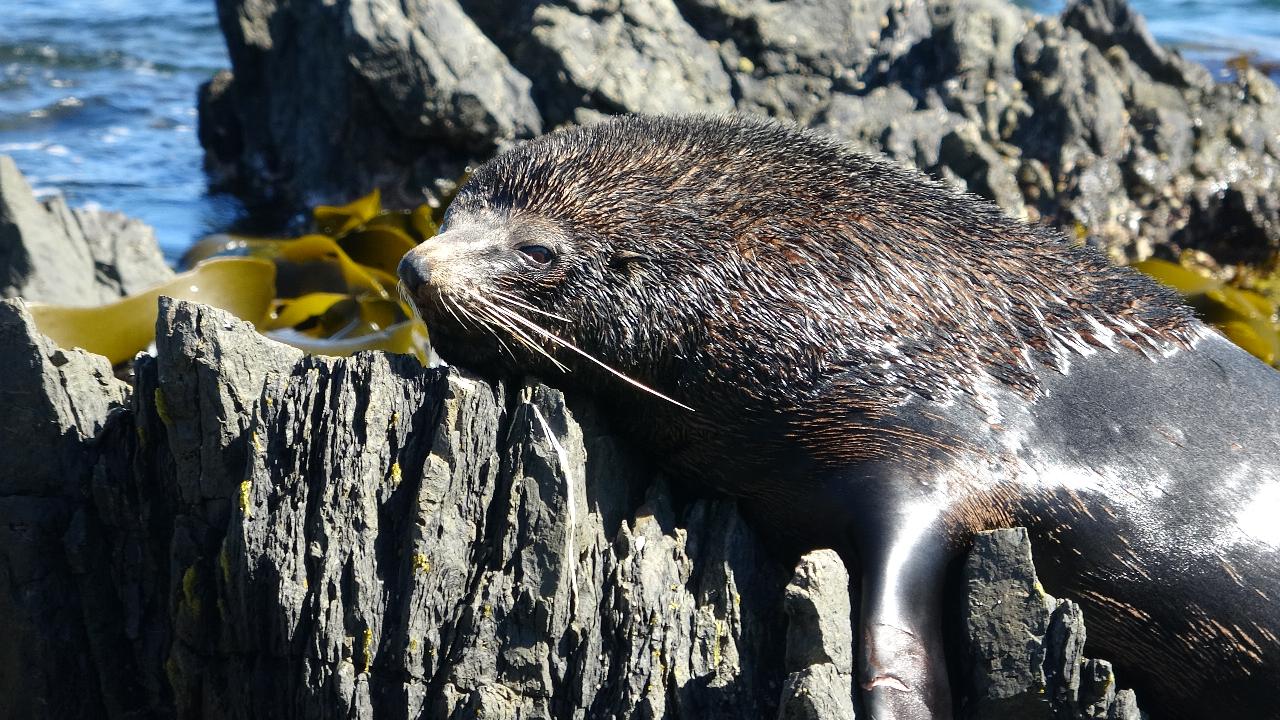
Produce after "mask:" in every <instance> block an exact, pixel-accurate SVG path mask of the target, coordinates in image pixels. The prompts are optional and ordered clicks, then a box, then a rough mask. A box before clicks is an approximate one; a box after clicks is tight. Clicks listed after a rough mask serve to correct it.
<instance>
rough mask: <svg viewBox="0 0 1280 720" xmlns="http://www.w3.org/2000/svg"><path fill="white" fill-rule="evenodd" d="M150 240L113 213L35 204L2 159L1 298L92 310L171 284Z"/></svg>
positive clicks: (147, 232) (137, 225)
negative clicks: (82, 307)
mask: <svg viewBox="0 0 1280 720" xmlns="http://www.w3.org/2000/svg"><path fill="white" fill-rule="evenodd" d="M172 275H173V272H172V271H170V270H169V267H168V266H167V265H166V264H165V262H164V257H163V256H162V255H161V254H160V248H159V246H158V245H157V244H156V239H155V233H154V232H153V231H152V230H151V228H150V227H148V226H146V225H144V224H143V223H141V222H139V221H137V220H132V219H130V218H126V217H125V216H123V215H121V214H119V213H113V212H104V211H91V210H80V209H76V210H72V209H70V208H68V207H67V204H66V201H64V200H63V199H62V197H61V196H59V197H55V198H53V199H52V200H49V201H47V202H44V203H42V202H40V201H38V200H36V199H35V196H34V195H33V194H32V192H31V186H30V185H29V184H27V181H26V179H25V178H24V177H23V176H22V173H21V172H19V171H18V168H17V166H16V165H14V163H13V160H12V159H10V158H9V157H7V156H4V155H0V295H3V296H4V297H16V296H21V297H24V298H26V299H28V300H38V301H41V302H48V303H57V304H63V305H97V304H100V303H105V302H110V301H112V300H115V299H117V298H119V297H121V296H123V295H127V294H130V293H135V292H139V291H141V290H144V289H146V288H149V287H151V286H153V285H157V284H159V283H161V282H164V281H165V280H167V279H169V277H171V276H172Z"/></svg>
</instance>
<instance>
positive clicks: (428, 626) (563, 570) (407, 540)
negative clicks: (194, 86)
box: [0, 299, 1139, 720]
mask: <svg viewBox="0 0 1280 720" xmlns="http://www.w3.org/2000/svg"><path fill="white" fill-rule="evenodd" d="M157 324H158V327H157V335H158V341H157V355H156V356H155V357H154V358H152V357H146V356H144V357H143V358H141V359H140V360H139V361H138V362H137V364H136V367H135V386H134V388H133V389H132V391H131V390H130V388H129V386H127V385H126V384H124V383H122V382H120V381H119V380H116V379H115V378H114V377H113V376H112V375H111V368H110V367H108V366H107V364H106V361H105V360H104V359H102V358H98V357H95V356H92V355H88V354H86V353H83V352H80V351H73V352H68V351H64V350H59V349H58V348H55V347H53V346H52V345H51V344H50V343H49V342H48V341H47V340H46V339H44V338H42V337H41V336H39V335H38V333H37V332H36V331H35V328H34V327H33V325H32V323H31V318H30V316H29V315H28V314H27V313H26V311H25V310H24V307H23V305H22V302H21V301H20V300H6V301H3V302H0V355H2V356H3V357H0V360H3V362H4V366H5V367H6V368H8V369H9V370H8V372H6V373H4V374H3V375H0V397H4V398H5V399H6V414H7V417H8V418H9V419H10V422H9V423H7V424H5V425H4V426H3V427H0V457H4V458H5V463H4V468H3V473H0V521H2V522H0V534H2V535H3V538H2V539H3V540H4V542H2V543H0V563H3V565H0V566H2V567H4V568H5V573H4V574H0V618H3V619H4V621H5V627H6V630H7V633H8V635H7V637H8V638H10V640H11V642H8V643H6V644H5V645H4V647H5V649H4V650H0V716H2V717H24V718H76V717H83V718H102V717H106V718H150V717H216V718H258V717H281V718H285V717H306V718H330V717H332V718H338V717H342V718H373V717H386V716H393V717H458V718H463V717H476V716H485V717H513V718H514V717H521V718H551V717H578V718H585V717H657V716H663V717H674V718H681V717H684V718H702V717H709V716H727V717H764V716H775V715H776V716H778V717H781V718H814V719H815V720H816V719H824V720H825V719H831V720H835V719H837V718H840V719H843V718H850V717H852V716H853V712H854V688H853V677H854V657H855V655H854V647H855V645H854V633H853V625H852V620H851V617H852V615H853V612H852V608H851V602H850V595H849V576H848V573H847V572H846V571H845V569H844V566H843V564H842V563H841V561H840V559H839V557H838V556H836V555H835V553H833V552H831V551H817V552H813V553H810V554H808V555H806V556H805V557H803V558H802V559H801V560H800V562H799V564H798V566H796V568H795V570H794V572H793V573H788V571H787V566H786V565H785V564H784V561H783V560H782V559H781V558H779V557H778V556H777V555H775V554H774V553H772V552H771V551H770V549H769V547H768V544H767V543H766V542H765V541H763V540H761V539H760V538H759V537H757V536H756V535H755V533H753V532H752V531H751V530H750V529H749V528H748V527H747V526H746V524H745V523H744V522H743V520H742V519H741V517H740V516H739V515H738V513H737V511H736V509H735V507H734V505H733V503H731V502H727V501H723V500H705V499H704V500H695V501H692V502H681V501H677V500H676V499H675V496H674V494H673V493H672V492H671V491H670V489H669V488H668V486H667V484H666V483H665V481H663V480H662V479H661V478H657V477H655V476H654V475H653V474H652V472H651V471H650V470H648V469H647V467H646V465H645V464H644V462H643V461H642V459H641V458H639V457H636V456H634V455H633V454H632V453H631V451H630V450H629V449H628V448H627V447H626V446H625V445H624V444H622V443H620V442H618V441H617V440H615V439H614V438H613V437H611V436H610V435H609V434H608V433H607V432H605V430H604V429H603V427H602V426H601V424H600V423H599V421H598V420H597V418H596V416H595V413H594V412H593V410H592V407H591V405H590V403H588V402H586V401H585V400H584V399H582V398H566V397H565V396H564V395H563V394H562V393H560V392H559V391H557V390H553V389H551V388H548V387H546V386H543V385H540V384H537V383H527V384H522V385H519V386H517V387H511V388H508V387H505V386H503V385H491V384H489V383H487V382H485V381H483V380H481V379H479V378H475V377H470V376H468V375H466V374H464V373H461V372H459V371H456V370H442V369H437V370H424V369H423V368H421V367H420V366H419V365H418V363H417V362H416V361H415V360H413V359H412V358H409V357H407V356H391V355H385V354H380V353H367V354H363V355H360V356H357V357H354V358H348V359H338V358H323V357H308V356H303V355H302V354H301V353H299V352H298V351H296V350H294V349H291V348H288V347H285V346H283V345H279V344H277V343H275V342H272V341H270V340H267V339H265V338H263V337H262V336H260V335H258V334H256V333H255V332H253V329H252V326H250V325H248V324H247V323H244V322H241V321H239V320H236V319H235V318H233V317H231V316H230V315H228V314H226V313H224V312H222V311H219V310H214V309H211V308H207V307H203V306H199V305H194V304H191V303H186V302H179V301H169V300H167V299H166V300H163V301H162V304H161V310H160V313H159V320H158V323H157ZM788 576H790V578H791V579H790V582H789V583H788V582H787V578H788ZM966 583H967V587H966V589H965V592H966V598H967V599H966V601H965V603H966V604H965V606H964V607H965V613H964V631H965V633H966V637H967V645H966V646H965V647H966V653H967V656H966V658H965V660H964V663H963V674H962V675H961V676H959V677H957V678H956V681H957V688H956V693H957V697H958V698H962V699H963V702H964V703H965V705H964V706H963V707H965V708H966V709H967V711H968V712H970V714H971V716H973V717H984V718H988V717H1055V718H1059V717H1073V718H1075V717H1099V718H1101V717H1113V718H1126V719H1130V718H1131V719H1133V720H1136V719H1137V718H1138V717H1139V715H1138V712H1137V707H1136V704H1135V698H1134V697H1133V695H1132V693H1129V692H1127V691H1121V692H1118V693H1117V692H1116V682H1115V677H1114V676H1113V674H1112V673H1111V668H1110V666H1109V665H1108V664H1107V663H1105V662H1102V661H1094V660H1086V659H1084V658H1082V657H1081V650H1082V648H1083V644H1084V627H1083V624H1082V618H1081V616H1080V612H1079V609H1078V608H1077V607H1076V606H1075V605H1073V604H1072V603H1070V602H1067V601H1064V602H1062V603H1057V602H1056V601H1054V600H1053V599H1052V598H1049V597H1048V596H1046V595H1044V594H1043V591H1042V590H1040V589H1039V586H1038V584H1037V583H1036V581H1035V574H1034V570H1033V569H1032V567H1031V562H1030V551H1029V549H1028V547H1027V545H1026V535H1025V533H1024V532H1022V531H1002V532H998V533H993V534H990V535H984V536H981V537H979V539H978V541H977V544H976V547H975V550H974V553H973V554H972V556H971V557H970V559H969V563H968V565H967V574H966ZM784 614H785V616H784ZM1073 713H1074V714H1073Z"/></svg>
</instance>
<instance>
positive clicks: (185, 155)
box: [0, 0, 241, 259]
mask: <svg viewBox="0 0 1280 720" xmlns="http://www.w3.org/2000/svg"><path fill="white" fill-rule="evenodd" d="M0 7H2V8H3V15H2V19H0V153H3V154H7V155H10V156H12V157H13V158H14V161H15V162H16V163H17V164H18V167H19V168H20V169H21V170H22V171H23V173H25V174H26V175H27V179H28V180H29V181H30V182H31V183H32V185H33V186H34V187H35V188H36V189H37V192H38V193H46V194H47V193H52V192H55V191H61V192H62V193H63V194H65V195H66V196H67V200H68V201H69V202H70V203H71V204H72V205H91V206H100V207H103V208H107V209H112V210H120V211H122V212H125V213H127V214H129V215H132V216H135V217H138V218H141V219H142V220H144V221H146V222H147V223H149V224H151V225H152V226H154V227H155V228H156V234H157V236H158V238H159V240H160V243H161V246H162V248H163V249H164V251H165V254H166V256H168V257H169V258H171V259H173V258H176V257H177V256H178V255H180V254H181V252H182V251H183V249H185V248H186V247H187V246H188V245H189V244H190V243H191V242H192V241H193V240H195V239H196V238H197V237H199V236H200V235H203V234H205V233H207V232H210V231H212V230H214V229H218V228H224V227H226V226H227V225H229V224H230V223H231V222H233V221H234V220H235V219H236V217H237V216H238V214H239V213H240V212H241V209H240V205H239V204H238V203H237V202H236V201H235V200H234V199H232V198H230V197H228V196H225V195H223V196H210V195H208V194H207V193H206V188H205V179H204V174H203V171H202V169H201V158H202V153H201V150H200V143H199V141H198V140H197V139H196V109H195V103H196V88H197V87H198V86H199V85H200V83H202V82H204V81H206V80H208V79H209V78H210V77H212V76H213V74H214V73H215V72H217V71H218V70H219V69H221V68H225V67H228V66H229V61H228V60H227V52H226V46H225V45H224V44H223V41H222V35H221V32H220V31H219V30H218V22H217V17H216V15H215V13H214V6H213V0H145V2H140V1H139V0H0Z"/></svg>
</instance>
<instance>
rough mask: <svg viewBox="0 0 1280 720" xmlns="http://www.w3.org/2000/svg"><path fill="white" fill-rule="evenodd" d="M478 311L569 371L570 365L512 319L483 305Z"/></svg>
mask: <svg viewBox="0 0 1280 720" xmlns="http://www.w3.org/2000/svg"><path fill="white" fill-rule="evenodd" d="M476 299H478V300H480V301H481V302H482V303H485V304H490V303H488V302H487V301H486V300H484V298H476ZM476 312H477V313H479V314H481V315H483V316H484V317H485V318H486V319H488V320H489V321H491V322H492V323H493V324H494V325H497V326H498V327H500V328H502V329H503V330H506V331H507V332H509V333H511V334H512V335H514V336H515V338H516V340H519V341H520V344H521V345H523V346H525V347H527V348H529V349H530V350H533V351H534V352H536V353H538V354H539V355H541V356H543V357H545V358H546V359H548V360H550V361H551V364H553V365H555V366H556V368H557V369H558V370H560V371H561V372H566V373H567V372H569V368H568V366H566V365H565V364H564V363H562V362H560V361H559V360H557V359H555V358H554V357H553V356H552V355H551V353H549V352H547V350H546V349H545V348H543V347H542V346H541V345H539V344H538V343H537V342H536V341H535V340H534V339H533V338H531V337H529V335H528V334H527V333H525V332H524V331H523V330H521V329H520V328H518V327H516V326H515V325H514V324H513V323H512V322H511V321H510V320H508V319H506V318H505V317H503V316H501V315H496V314H494V312H493V311H492V310H489V309H487V308H485V307H483V306H482V307H481V308H477V310H476Z"/></svg>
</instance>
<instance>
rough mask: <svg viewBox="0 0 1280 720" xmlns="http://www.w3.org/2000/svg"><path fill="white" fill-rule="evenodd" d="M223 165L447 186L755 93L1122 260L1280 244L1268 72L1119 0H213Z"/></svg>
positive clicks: (235, 179)
mask: <svg viewBox="0 0 1280 720" xmlns="http://www.w3.org/2000/svg"><path fill="white" fill-rule="evenodd" d="M218 5H219V14H220V18H221V21H222V26H223V30H224V32H225V34H226V36H227V43H228V47H229V49H230V51H231V59H232V69H231V71H230V72H228V73H224V74H222V75H220V76H219V77H218V78H216V79H215V80H214V81H213V82H212V83H210V84H209V85H208V86H206V87H205V88H204V90H203V91H202V94H201V138H202V142H203V143H204V145H205V148H206V158H207V161H208V167H209V168H210V170H211V171H212V174H213V177H214V178H215V180H216V181H217V182H218V183H220V184H222V185H224V186H228V187H232V188H235V189H237V190H238V191H240V192H241V193H242V194H243V195H245V196H246V197H248V198H250V199H251V200H257V201H271V202H280V203H284V204H285V205H287V206H292V207H295V208H300V207H302V206H305V205H306V204H307V203H310V202H315V201H320V200H324V201H339V200H344V199H349V198H353V197H356V196H358V195H362V194H363V193H365V192H367V191H368V190H369V189H370V188H371V187H373V186H375V185H377V186H381V187H383V188H384V190H385V191H386V196H387V197H389V198H391V199H392V200H393V201H394V202H399V203H402V204H413V203H417V202H420V201H422V200H423V199H433V198H435V197H437V196H438V195H439V193H440V192H441V191H442V190H443V189H447V187H448V186H449V184H450V183H451V181H452V180H454V179H456V178H458V177H460V176H462V174H463V173H464V171H465V169H466V168H467V167H468V166H470V165H473V164H475V163H477V162H480V161H483V160H484V159H486V158H487V157H489V156H490V155H492V154H493V153H494V152H495V151H497V150H498V149H500V148H502V147H504V146H506V145H508V144H510V143H511V142H514V141H518V140H520V139H522V138H526V137H530V136H533V135H535V134H537V133H539V132H542V131H546V130H551V129H553V128H556V127H559V126H562V125H564V124H567V123H589V122H592V121H594V120H595V119H597V118H599V117H602V116H604V115H611V114H617V113H625V112H643V113H687V112H710V113H716V112H733V111H736V112H745V113H756V114H762V115H768V116H772V117H777V118H780V119H784V120H789V121H794V122H797V123H800V124H802V125H806V126H811V127H814V128H816V129H818V130H819V131H821V132H824V133H828V134H830V135H833V136H835V137H837V138H840V139H842V140H845V141H847V142H849V143H851V144H853V145H855V146H857V147H861V148H865V149H870V150H878V151H881V152H884V153H887V154H888V155H890V156H891V157H893V158H895V159H897V160H899V161H901V162H903V163H905V164H909V165H913V166H915V167H918V168H921V169H923V170H925V171H927V172H930V173H933V174H935V175H940V176H942V177H945V178H948V179H950V180H952V181H954V182H956V183H958V184H960V185H962V186H964V187H966V188H968V189H969V190H971V191H973V192H974V193H977V194H979V195H982V196H984V197H987V198H989V199H992V200H994V201H995V202H997V203H998V204H1000V205H1001V206H1002V207H1003V208H1005V209H1006V210H1007V211H1009V212H1010V213H1012V214H1014V215H1016V216H1020V217H1025V218H1028V219H1031V220H1034V221H1044V222H1049V223H1052V224H1055V225H1057V226H1059V227H1061V228H1063V229H1064V230H1065V231H1066V232H1068V233H1069V234H1071V235H1074V236H1078V237H1081V238H1089V239H1090V241H1091V242H1094V243H1096V244H1098V245H1100V246H1103V247H1105V248H1106V249H1107V250H1108V251H1109V252H1110V253H1111V254H1112V255H1113V257H1115V258H1117V259H1126V258H1127V259H1133V258H1135V257H1145V256H1146V255H1149V254H1151V252H1152V251H1153V248H1155V247H1156V246H1165V247H1167V248H1168V249H1169V250H1177V249H1181V248H1198V249H1204V250H1208V251H1210V252H1211V253H1212V254H1214V255H1215V256H1216V257H1218V258H1219V260H1221V261H1223V262H1235V261H1242V260H1243V261H1249V260H1258V259H1264V258H1268V257H1270V256H1271V255H1272V254H1274V253H1275V252H1276V251H1277V250H1280V205H1278V204H1277V203H1278V201H1277V198H1278V197H1280V95H1278V94H1277V91H1276V87H1275V85H1274V84H1273V83H1272V82H1271V81H1270V80H1268V79H1267V78H1266V77H1265V76H1264V75H1263V74H1262V73H1260V72H1259V71H1257V70H1254V69H1252V68H1248V67H1244V66H1241V67H1239V68H1237V69H1236V71H1235V74H1234V76H1233V77H1232V78H1231V79H1230V80H1229V81H1225V82H1215V80H1214V79H1213V78H1212V77H1211V76H1210V74H1209V73H1208V71H1206V70H1205V69H1204V68H1202V67H1200V66H1198V65H1195V64H1194V63H1191V62H1188V61H1186V60H1183V59H1182V58H1181V57H1179V56H1178V55H1177V54H1176V53H1174V52H1171V51H1169V50H1167V49H1165V48H1162V47H1161V46H1159V45H1158V44H1157V43H1156V42H1155V41H1154V40H1153V39H1152V37H1151V35H1150V33H1149V32H1148V31H1147V29H1146V26H1145V23H1144V21H1143V19H1142V18H1141V17H1140V16H1138V15H1137V14H1136V13H1135V12H1133V10H1131V9H1130V8H1129V7H1128V6H1127V5H1126V4H1125V3H1124V2H1123V0H1075V1H1074V2H1072V3H1071V4H1069V5H1068V7H1067V8H1066V10H1065V11H1064V12H1063V14H1062V16H1061V17H1058V18H1051V17H1039V16H1036V15H1034V14H1032V13H1030V12H1029V11H1026V10H1024V9H1021V8H1018V7H1016V6H1015V5H1013V4H1011V3H1009V2H1006V1H1005V0H959V1H958V2H952V1H950V0H860V1H859V2H834V1H827V0H815V1H812V2H801V1H799V0H789V1H785V2H775V1H773V0H558V1H556V2H547V3H542V2H531V1H530V0H484V1H483V2H481V1H478V0H406V1H405V2H399V1H397V2H392V1H391V0H336V1H335V2H331V3H286V2H281V1H279V0H219V2H218Z"/></svg>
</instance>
